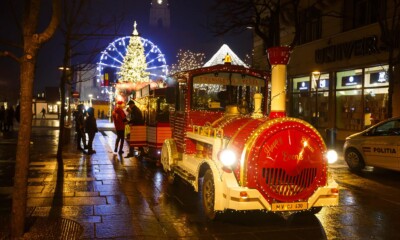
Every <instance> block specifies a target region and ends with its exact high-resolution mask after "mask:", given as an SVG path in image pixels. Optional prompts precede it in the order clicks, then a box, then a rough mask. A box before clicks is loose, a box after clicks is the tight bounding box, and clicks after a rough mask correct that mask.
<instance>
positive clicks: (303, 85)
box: [297, 82, 310, 91]
mask: <svg viewBox="0 0 400 240" xmlns="http://www.w3.org/2000/svg"><path fill="white" fill-rule="evenodd" d="M309 86H310V84H309V82H298V83H297V90H300V91H307V90H308V88H309Z"/></svg>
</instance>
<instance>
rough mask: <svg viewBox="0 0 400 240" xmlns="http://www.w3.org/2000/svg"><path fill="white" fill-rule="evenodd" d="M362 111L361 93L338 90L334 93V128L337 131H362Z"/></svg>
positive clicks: (358, 91) (359, 91) (357, 90)
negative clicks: (337, 129)
mask: <svg viewBox="0 0 400 240" xmlns="http://www.w3.org/2000/svg"><path fill="white" fill-rule="evenodd" d="M363 121H364V109H363V103H362V91H361V90H359V89H355V90H340V91H337V92H336V126H337V128H339V129H344V130H353V131H360V130H362V129H363Z"/></svg>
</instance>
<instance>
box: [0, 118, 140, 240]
mask: <svg viewBox="0 0 400 240" xmlns="http://www.w3.org/2000/svg"><path fill="white" fill-rule="evenodd" d="M57 122H58V121H57V120H41V121H40V122H39V121H35V122H34V126H33V128H32V138H31V151H30V153H31V160H30V161H31V162H30V165H29V178H28V201H27V207H28V211H27V215H28V217H29V219H30V220H32V221H33V223H32V224H34V220H35V219H43V218H45V219H46V218H47V219H48V218H50V217H56V218H62V219H69V220H73V221H75V222H77V223H79V225H81V226H82V227H83V234H82V236H81V237H82V238H83V239H96V238H107V239H110V238H122V239H124V238H127V239H131V238H134V237H135V238H136V237H140V236H141V235H143V233H141V232H140V229H135V230H134V229H133V227H132V226H133V224H132V214H131V208H130V206H129V202H128V200H127V197H126V196H125V194H124V193H123V192H122V190H121V187H120V184H119V180H118V174H119V173H118V172H117V171H116V170H115V169H114V166H113V161H121V160H123V161H124V163H125V164H128V165H129V164H130V162H131V161H132V162H134V161H136V159H134V158H131V159H130V158H126V159H124V157H123V156H121V155H116V154H114V152H113V151H112V148H111V145H113V144H114V142H115V137H116V135H115V133H114V132H113V131H112V130H113V125H112V124H109V123H107V121H98V127H99V129H100V132H99V133H97V134H96V137H95V140H94V143H93V145H94V149H95V150H96V151H97V153H96V154H93V155H88V154H85V153H84V152H81V151H79V150H77V149H76V145H75V144H74V143H75V142H74V141H75V140H74V133H73V132H72V133H71V137H70V144H68V145H66V146H64V154H63V159H64V171H61V172H60V173H57V169H58V168H57V161H56V152H57V144H58V128H57V126H58V125H57ZM16 130H17V129H14V132H12V133H8V134H3V135H2V136H1V138H0V148H1V150H0V151H1V152H0V164H1V165H0V169H1V172H0V173H1V174H0V175H1V179H2V181H1V184H0V203H1V208H0V209H1V214H2V215H1V216H2V218H1V219H2V220H0V223H2V226H3V227H0V229H2V230H1V231H0V236H2V237H0V239H1V238H5V239H6V237H5V236H6V235H7V230H8V227H7V226H8V221H7V220H8V217H9V215H8V214H9V212H10V206H11V192H12V176H11V175H12V173H13V172H14V163H15V152H16V141H17V140H16V138H17V131H16ZM124 150H125V152H127V151H128V145H127V144H126V143H125V149H124ZM50 219H51V218H50ZM28 222H29V221H28ZM49 222H51V221H49ZM36 227H37V226H36ZM42 227H43V228H45V226H42ZM39 229H40V228H39Z"/></svg>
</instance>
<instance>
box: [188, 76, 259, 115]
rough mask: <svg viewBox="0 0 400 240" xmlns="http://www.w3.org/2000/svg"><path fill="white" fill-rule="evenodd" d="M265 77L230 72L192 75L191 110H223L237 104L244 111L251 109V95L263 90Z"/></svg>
mask: <svg viewBox="0 0 400 240" xmlns="http://www.w3.org/2000/svg"><path fill="white" fill-rule="evenodd" d="M264 89H265V79H262V78H256V77H253V76H250V75H246V74H241V73H230V72H218V73H217V72H215V73H210V74H203V75H198V76H194V77H193V91H192V99H191V103H192V107H191V108H192V110H214V111H218V110H221V111H223V110H224V109H225V107H226V106H228V105H237V106H239V107H240V109H243V110H244V111H246V112H250V111H252V110H253V104H254V103H253V101H252V96H254V94H255V93H257V92H265V90H264Z"/></svg>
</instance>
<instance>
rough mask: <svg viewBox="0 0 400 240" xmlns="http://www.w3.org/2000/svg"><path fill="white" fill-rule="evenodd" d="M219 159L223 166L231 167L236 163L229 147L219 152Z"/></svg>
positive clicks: (234, 155)
mask: <svg viewBox="0 0 400 240" xmlns="http://www.w3.org/2000/svg"><path fill="white" fill-rule="evenodd" d="M219 160H220V161H221V163H222V164H223V165H224V166H225V167H231V166H232V165H233V164H235V163H236V160H237V159H236V154H235V153H234V152H233V151H232V150H229V149H224V150H222V151H221V152H220V153H219Z"/></svg>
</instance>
